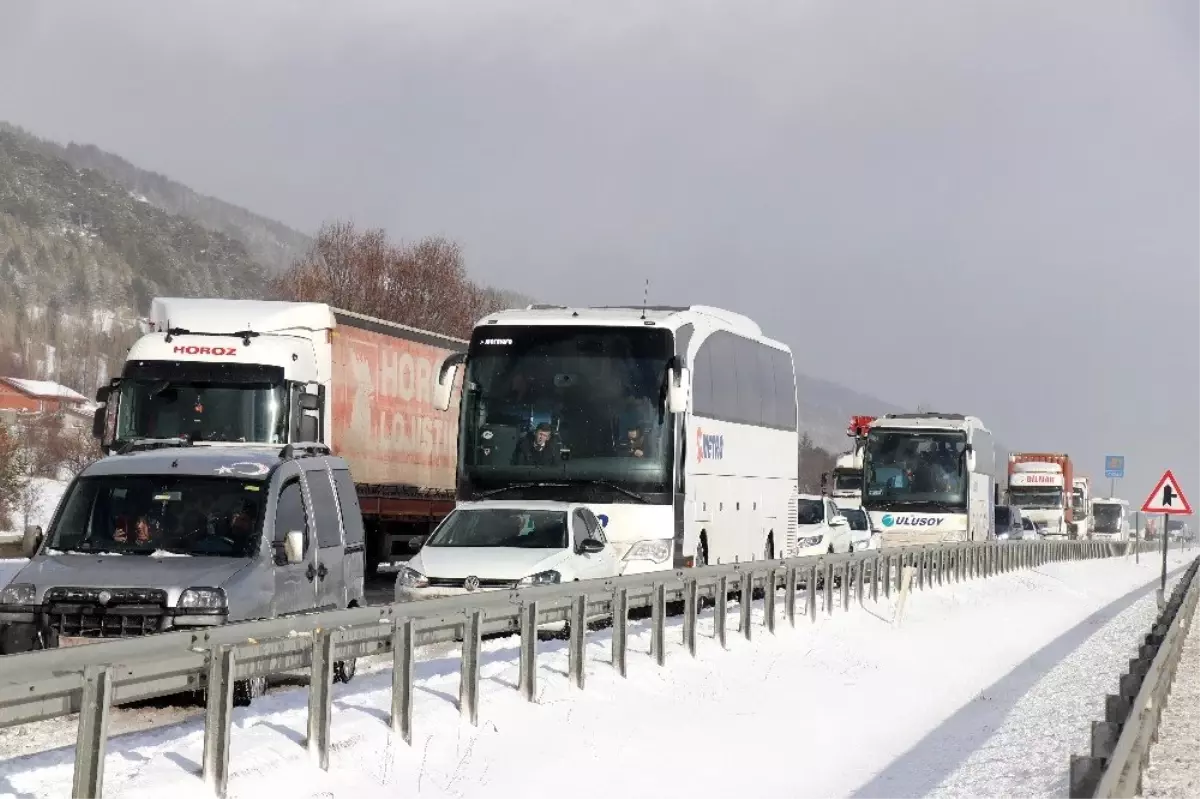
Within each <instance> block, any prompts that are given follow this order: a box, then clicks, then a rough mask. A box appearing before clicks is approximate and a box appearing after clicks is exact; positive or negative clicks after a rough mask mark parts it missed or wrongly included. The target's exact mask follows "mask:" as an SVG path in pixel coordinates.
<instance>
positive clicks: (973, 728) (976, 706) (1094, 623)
mask: <svg viewBox="0 0 1200 799" xmlns="http://www.w3.org/2000/svg"><path fill="white" fill-rule="evenodd" d="M1187 566H1188V564H1184V565H1183V566H1179V567H1176V568H1175V569H1172V570H1171V571H1169V572H1168V573H1167V576H1168V578H1171V577H1175V576H1177V575H1179V574H1181V573H1182V572H1183V571H1185V570H1186V569H1187ZM1158 581H1159V578H1158V577H1155V578H1154V579H1152V580H1150V581H1148V582H1146V583H1144V584H1142V585H1140V586H1138V587H1137V588H1134V589H1133V590H1132V591H1130V592H1128V593H1126V594H1125V595H1123V596H1121V597H1119V598H1117V599H1115V600H1113V601H1112V602H1110V603H1108V604H1107V605H1105V606H1104V607H1102V608H1100V609H1099V610H1097V611H1095V612H1094V613H1092V614H1091V615H1089V616H1088V617H1087V618H1085V619H1084V620H1083V621H1081V622H1079V623H1078V624H1076V625H1075V626H1074V627H1072V628H1071V629H1069V630H1067V631H1066V632H1064V633H1062V634H1061V635H1059V636H1058V637H1057V638H1055V639H1054V640H1053V641H1051V642H1050V643H1048V644H1046V645H1045V646H1043V647H1042V648H1041V649H1039V650H1038V651H1037V652H1034V653H1033V654H1032V655H1030V656H1029V657H1028V658H1026V659H1025V660H1024V661H1022V662H1021V663H1020V664H1018V665H1017V666H1016V668H1014V669H1013V670H1012V671H1010V672H1009V673H1008V674H1006V675H1004V676H1003V677H1001V678H1000V679H999V680H997V681H996V682H994V683H992V684H991V685H990V686H988V687H987V688H985V689H984V690H983V691H982V692H981V693H982V694H983V695H986V696H987V697H988V699H989V700H990V701H989V702H988V703H987V704H986V705H981V703H979V702H974V701H972V702H970V703H968V704H966V705H964V706H963V707H961V708H959V709H958V711H956V712H955V713H954V714H953V715H952V716H950V717H949V718H948V719H946V720H945V721H943V722H942V723H941V724H940V725H939V726H938V727H936V728H935V729H934V730H933V731H932V732H930V733H929V734H927V735H926V736H925V737H924V738H922V739H921V740H920V741H918V742H917V743H916V745H915V746H913V747H912V748H911V749H909V750H908V751H907V752H905V753H904V754H903V755H901V756H900V757H898V758H897V759H896V760H894V761H892V762H891V763H890V764H889V765H888V766H887V767H886V768H884V769H883V771H881V772H879V773H878V774H876V775H875V776H874V777H872V778H871V780H870V781H868V782H867V783H866V784H865V785H863V786H862V787H860V788H859V789H858V790H857V791H855V792H854V793H853V794H851V796H852V797H854V799H881V798H883V797H887V798H888V799H917V798H918V797H924V796H928V795H929V794H931V793H933V792H934V790H936V789H937V787H938V786H939V785H941V783H942V781H943V780H945V779H946V777H948V776H950V775H951V774H953V773H954V771H955V770H956V769H957V768H958V767H959V766H961V765H962V764H963V762H964V761H966V759H967V758H968V757H969V756H970V755H971V754H972V753H974V752H975V751H976V750H977V749H979V748H981V747H982V746H983V745H984V744H986V743H987V741H988V740H989V739H991V737H992V736H993V735H994V734H995V733H996V731H997V730H998V729H999V728H1000V725H1001V724H1002V723H1003V722H1004V719H1005V718H1007V717H1008V715H1009V713H1010V712H1012V709H1013V707H1015V706H1016V704H1017V702H1019V701H1020V700H1021V697H1023V696H1025V694H1027V693H1028V692H1029V690H1030V689H1031V688H1033V687H1034V686H1035V685H1036V684H1037V682H1038V681H1039V680H1041V679H1042V678H1043V677H1045V676H1046V674H1047V673H1049V672H1050V670H1051V669H1053V668H1054V667H1055V666H1056V665H1058V663H1059V662H1061V661H1062V660H1063V659H1064V658H1066V657H1067V656H1068V655H1070V654H1071V653H1072V652H1074V651H1075V650H1076V649H1078V648H1079V647H1080V646H1082V645H1083V644H1084V642H1086V641H1087V640H1088V639H1089V638H1091V637H1092V636H1093V635H1094V634H1095V633H1096V630H1097V628H1098V627H1100V626H1102V625H1104V624H1106V623H1108V622H1109V621H1111V620H1112V619H1113V618H1115V617H1116V616H1117V615H1118V614H1120V613H1121V612H1123V611H1124V610H1126V609H1127V608H1129V607H1131V606H1132V605H1133V604H1134V603H1135V602H1137V601H1138V600H1139V599H1141V598H1142V597H1144V596H1146V595H1147V594H1149V593H1151V592H1152V591H1153V590H1154V589H1155V587H1156V586H1157V585H1158ZM1136 643H1137V642H1136V641H1133V640H1131V641H1130V642H1129V644H1130V648H1131V650H1132V648H1133V647H1134V645H1135V644H1136ZM1115 679H1116V677H1115V675H1114V680H1115ZM1015 754H1017V755H1018V756H1019V755H1020V753H1015ZM1059 771H1063V770H1062V769H1059ZM1062 781H1063V785H1062V786H1056V787H1061V790H1060V791H1058V793H1059V794H1060V795H1064V796H1065V795H1066V788H1067V786H1066V776H1065V772H1064V774H1063V780H1062Z"/></svg>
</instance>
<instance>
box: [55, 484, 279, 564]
mask: <svg viewBox="0 0 1200 799" xmlns="http://www.w3.org/2000/svg"><path fill="white" fill-rule="evenodd" d="M265 488H266V484H265V483H260V482H258V481H247V480H244V479H242V480H235V479H230V478H227V477H192V476H186V475H179V476H177V475H161V476H160V475H102V476H96V477H83V478H80V479H79V480H77V481H75V484H74V485H73V486H72V487H71V489H70V492H69V493H68V494H67V497H66V500H65V501H64V503H63V507H62V512H61V514H59V516H58V519H57V521H56V523H55V525H54V529H53V530H51V531H50V535H49V536H48V543H47V545H46V546H47V549H48V550H56V551H59V552H81V553H95V552H104V553H113V554H122V555H150V554H153V553H160V554H173V555H208V556H216V557H234V558H245V557H249V556H251V555H252V554H254V553H255V552H256V551H257V550H258V538H259V529H260V525H261V521H262V508H263V502H264V495H265V494H266V490H265Z"/></svg>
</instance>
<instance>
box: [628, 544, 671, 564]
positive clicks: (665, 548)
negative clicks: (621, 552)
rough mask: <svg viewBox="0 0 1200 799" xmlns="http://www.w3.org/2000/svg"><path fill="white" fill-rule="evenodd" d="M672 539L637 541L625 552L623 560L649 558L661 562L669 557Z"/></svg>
mask: <svg viewBox="0 0 1200 799" xmlns="http://www.w3.org/2000/svg"><path fill="white" fill-rule="evenodd" d="M672 543H673V542H672V541H670V540H667V539H662V538H658V539H655V540H653V541H638V542H637V543H636V544H634V545H633V546H631V547H630V548H629V551H628V552H626V553H625V558H624V559H625V560H649V561H653V562H654V563H663V562H665V561H666V560H667V558H669V557H671V550H672V549H673V547H672Z"/></svg>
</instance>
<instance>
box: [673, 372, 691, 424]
mask: <svg viewBox="0 0 1200 799" xmlns="http://www.w3.org/2000/svg"><path fill="white" fill-rule="evenodd" d="M672 371H673V372H674V374H672V375H671V379H670V380H669V381H667V410H668V411H670V412H671V413H685V412H686V411H687V408H688V402H689V401H690V400H691V390H690V389H691V386H692V375H691V372H690V370H688V368H687V367H686V366H681V367H679V368H677V369H674V370H672Z"/></svg>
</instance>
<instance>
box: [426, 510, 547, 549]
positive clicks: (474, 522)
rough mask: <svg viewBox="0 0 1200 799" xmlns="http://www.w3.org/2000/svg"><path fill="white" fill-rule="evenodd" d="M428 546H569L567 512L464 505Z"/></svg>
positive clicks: (433, 536) (445, 522)
mask: <svg viewBox="0 0 1200 799" xmlns="http://www.w3.org/2000/svg"><path fill="white" fill-rule="evenodd" d="M425 546H427V547H517V548H520V549H565V548H566V547H567V514H566V512H565V511H559V510H527V509H523V508H514V509H509V508H478V509H470V510H464V509H461V508H460V509H458V510H455V511H453V512H452V513H451V514H450V515H449V516H447V517H446V518H445V520H444V521H443V522H442V523H441V524H440V525H439V526H438V528H437V530H435V531H434V533H433V535H431V536H430V537H429V541H428V542H426V544H425Z"/></svg>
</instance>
